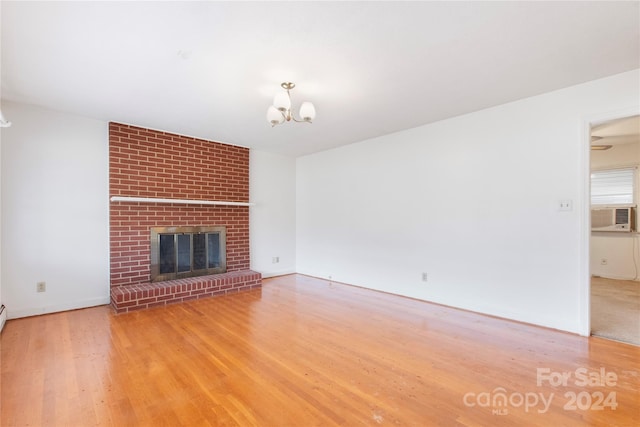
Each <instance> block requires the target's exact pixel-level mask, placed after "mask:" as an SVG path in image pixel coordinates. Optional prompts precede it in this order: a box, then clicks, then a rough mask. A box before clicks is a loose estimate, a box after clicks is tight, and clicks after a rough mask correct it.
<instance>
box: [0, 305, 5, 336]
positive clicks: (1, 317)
mask: <svg viewBox="0 0 640 427" xmlns="http://www.w3.org/2000/svg"><path fill="white" fill-rule="evenodd" d="M6 322H7V310H6V308H5V307H4V304H3V305H1V306H0V332H2V328H4V324H5V323H6Z"/></svg>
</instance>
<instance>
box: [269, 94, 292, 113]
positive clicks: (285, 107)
mask: <svg viewBox="0 0 640 427" xmlns="http://www.w3.org/2000/svg"><path fill="white" fill-rule="evenodd" d="M273 106H274V107H276V108H277V109H278V110H280V111H283V112H284V111H289V110H290V109H291V98H289V93H287V92H278V93H277V94H276V96H275V97H273Z"/></svg>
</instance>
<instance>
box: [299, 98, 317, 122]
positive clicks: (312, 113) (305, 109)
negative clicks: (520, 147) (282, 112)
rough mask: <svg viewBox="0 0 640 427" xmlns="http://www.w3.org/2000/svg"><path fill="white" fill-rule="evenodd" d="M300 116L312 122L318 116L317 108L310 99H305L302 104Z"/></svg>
mask: <svg viewBox="0 0 640 427" xmlns="http://www.w3.org/2000/svg"><path fill="white" fill-rule="evenodd" d="M300 118H302V120H304V121H305V122H310V121H312V120H313V119H315V118H316V108H315V107H314V106H313V104H312V103H310V102H309V101H305V102H303V103H302V105H301V106H300Z"/></svg>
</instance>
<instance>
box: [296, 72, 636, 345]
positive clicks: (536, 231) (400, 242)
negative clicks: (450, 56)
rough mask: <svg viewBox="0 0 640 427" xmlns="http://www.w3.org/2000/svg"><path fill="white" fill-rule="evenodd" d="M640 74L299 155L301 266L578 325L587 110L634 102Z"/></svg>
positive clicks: (578, 328)
mask: <svg viewBox="0 0 640 427" xmlns="http://www.w3.org/2000/svg"><path fill="white" fill-rule="evenodd" d="M639 81H640V73H639V72H638V70H635V71H633V72H628V73H624V74H620V75H616V76H612V77H609V78H606V79H601V80H597V81H593V82H589V83H586V84H582V85H579V86H574V87H571V88H567V89H564V90H559V91H556V92H552V93H548V94H543V95H540V96H537V97H532V98H528V99H524V100H521V101H517V102H513V103H509V104H505V105H502V106H498V107H495V108H490V109H487V110H483V111H479V112H476V113H472V114H468V115H464V116H460V117H456V118H452V119H449V120H444V121H441V122H437V123H434V124H431V125H426V126H422V127H418V128H415V129H410V130H406V131H403V132H398V133H394V134H390V135H387V136H384V137H380V138H375V139H371V140H367V141H364V142H361V143H357V144H352V145H350V146H346V147H342V148H338V149H334V150H330V151H326V152H322V153H317V154H313V155H309V156H305V157H301V158H299V159H298V160H297V189H296V206H297V209H296V219H297V229H296V231H297V240H296V245H297V246H296V247H297V251H296V260H297V270H298V272H299V273H304V274H309V275H313V276H319V277H326V278H328V277H331V278H332V279H333V280H336V281H340V282H346V283H350V284H355V285H361V286H366V287H370V288H373V289H379V290H383V291H387V292H392V293H397V294H402V295H407V296H410V297H415V298H420V299H425V300H429V301H434V302H438V303H442V304H446V305H450V306H455V307H461V308H465V309H469V310H474V311H478V312H483V313H488V314H492V315H497V316H501V317H507V318H512V319H516V320H520V321H524V322H529V323H534V324H539V325H544V326H549V327H553V328H557V329H562V330H567V331H573V332H581V333H582V332H584V330H585V325H584V322H585V318H587V319H588V317H586V316H585V307H583V306H584V305H585V304H584V301H583V300H581V295H583V294H584V286H585V283H583V282H584V281H586V280H585V279H583V276H586V277H588V276H587V275H585V274H583V271H582V270H583V269H584V268H585V267H584V266H583V264H582V263H583V257H582V256H581V253H582V252H581V251H582V250H583V249H582V248H581V244H586V242H584V240H588V239H583V237H582V236H583V235H584V233H585V231H584V230H586V228H584V227H587V221H586V218H585V215H584V214H583V212H588V203H589V201H588V199H587V197H585V194H588V191H587V188H588V166H587V165H586V164H585V160H584V157H585V156H586V155H587V154H584V153H586V152H588V149H587V148H586V147H587V144H588V141H587V140H588V138H587V136H586V135H585V132H584V127H585V120H587V118H588V117H591V116H595V115H599V114H603V113H610V112H612V111H614V110H619V109H628V108H638V105H639V104H640V100H639V95H638V94H639V89H640V88H639V84H638V82H639ZM566 199H568V200H572V201H573V206H574V208H573V210H572V211H570V212H560V211H559V210H558V203H559V201H560V200H566ZM423 272H426V273H428V281H427V282H426V283H425V282H423V281H421V275H422V273H423ZM586 321H587V322H588V320H586Z"/></svg>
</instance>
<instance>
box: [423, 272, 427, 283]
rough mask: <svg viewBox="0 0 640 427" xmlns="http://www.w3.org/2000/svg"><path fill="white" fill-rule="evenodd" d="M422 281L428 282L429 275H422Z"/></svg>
mask: <svg viewBox="0 0 640 427" xmlns="http://www.w3.org/2000/svg"><path fill="white" fill-rule="evenodd" d="M422 281H423V282H426V281H427V273H422Z"/></svg>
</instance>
